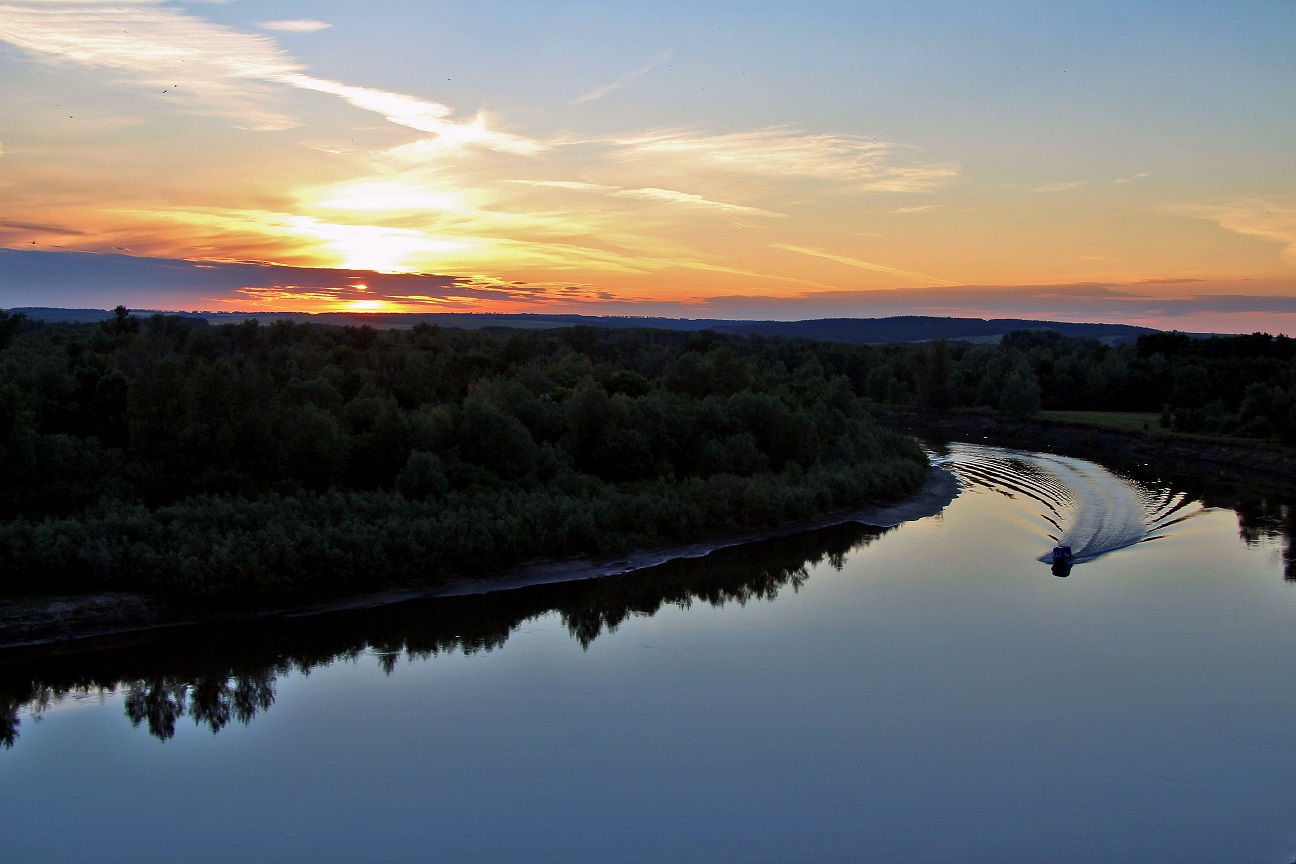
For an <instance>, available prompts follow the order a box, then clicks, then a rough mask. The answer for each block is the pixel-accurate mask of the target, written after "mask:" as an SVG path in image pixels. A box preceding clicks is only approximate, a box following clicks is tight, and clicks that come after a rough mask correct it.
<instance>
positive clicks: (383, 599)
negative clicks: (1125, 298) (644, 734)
mask: <svg viewBox="0 0 1296 864" xmlns="http://www.w3.org/2000/svg"><path fill="white" fill-rule="evenodd" d="M958 494H959V481H958V478H956V477H955V476H954V475H953V474H952V473H951V472H950V471H948V470H946V469H944V468H940V467H937V466H931V467H929V468H928V469H927V476H926V478H925V480H924V482H923V485H922V487H921V488H920V489H919V490H918V492H917V493H915V494H914V495H912V496H910V497H909V498H906V499H905V500H904V501H900V502H898V503H895V504H882V505H877V506H874V507H869V508H866V509H864V510H853V511H839V512H835V513H828V514H825V515H823V516H820V517H818V518H815V519H810V520H805V521H801V522H796V523H792V524H788V525H783V526H780V527H778V528H774V529H767V530H763V531H751V532H746V533H742V534H734V535H729V536H725V537H718V538H713V539H709V540H704V541H700V542H697V543H690V544H687V545H681V546H670V547H664V548H658V549H646V550H639V551H634V552H630V553H627V554H625V555H621V556H617V557H615V558H588V557H582V558H572V559H567V560H562V561H547V562H543V563H536V564H527V565H522V566H520V567H516V568H513V569H511V570H508V571H506V572H504V573H501V574H499V575H496V576H490V577H483V578H462V579H455V580H451V581H449V582H440V583H437V584H436V585H428V586H418V587H412V588H406V589H398V590H393V591H382V592H376V593H372V594H365V595H362V596H359V597H349V598H345V599H340V600H333V601H328V602H325V603H318V604H313V605H310V606H296V607H292V608H279V609H268V610H258V611H256V612H252V613H244V614H241V615H237V616H220V617H218V618H217V617H213V616H202V615H195V614H193V613H191V612H186V611H184V610H182V609H179V608H177V607H175V606H172V605H171V604H169V603H167V602H166V601H163V600H159V599H157V598H154V597H149V596H146V595H141V594H128V593H121V592H114V593H102V594H90V595H75V596H64V597H40V598H29V599H23V600H16V601H6V602H0V650H3V649H6V648H19V647H30V646H38V645H51V644H54V643H60V642H69V641H73V640H80V639H88V638H93V637H98V636H109V635H118V634H122V633H130V632H135V631H140V630H151V629H159V628H163V627H179V626H185V625H190V624H197V623H203V622H209V621H214V620H247V619H251V618H268V617H300V616H305V615H319V614H323V613H327V612H339V611H344V610H348V609H368V608H373V607H375V606H384V605H388V604H392V603H401V602H404V601H406V600H417V599H423V598H429V597H460V596H465V595H470V594H489V593H492V592H496V591H512V590H515V589H518V588H526V587H530V586H533V585H551V584H554V583H557V582H574V581H578V580H582V579H597V578H599V577H601V576H612V575H617V574H621V573H630V572H633V571H635V570H644V569H647V568H649V567H656V566H657V565H659V564H665V563H666V562H668V561H675V560H678V559H682V558H701V557H703V556H706V555H709V554H710V553H712V552H714V551H716V550H717V549H725V548H728V547H731V546H740V545H742V544H744V543H752V542H755V541H757V540H767V539H771V538H774V537H786V536H790V535H793V534H800V533H802V532H805V531H813V530H815V529H817V528H826V527H828V526H831V525H842V524H846V523H848V522H857V523H859V524H862V525H871V526H874V527H878V528H890V527H893V526H895V525H899V524H901V523H902V522H912V521H914V520H917V519H924V518H926V517H928V516H934V515H936V514H937V513H939V512H941V511H942V510H943V509H945V507H946V505H948V504H949V503H950V502H951V501H953V500H954V498H955V497H957V496H958Z"/></svg>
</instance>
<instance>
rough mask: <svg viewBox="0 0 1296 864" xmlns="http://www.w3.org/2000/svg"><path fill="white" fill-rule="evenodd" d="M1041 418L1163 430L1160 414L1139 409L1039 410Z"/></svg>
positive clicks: (1124, 429) (1126, 429) (1129, 429)
mask: <svg viewBox="0 0 1296 864" xmlns="http://www.w3.org/2000/svg"><path fill="white" fill-rule="evenodd" d="M1037 416H1038V417H1040V418H1041V419H1043V420H1061V421H1063V422H1064V423H1084V424H1086V425H1089V426H1100V427H1102V428H1104V429H1116V430H1118V431H1121V432H1164V431H1166V430H1165V429H1164V428H1163V427H1162V426H1161V415H1160V414H1157V413H1155V412H1140V411H1041V412H1039V414H1038V415H1037Z"/></svg>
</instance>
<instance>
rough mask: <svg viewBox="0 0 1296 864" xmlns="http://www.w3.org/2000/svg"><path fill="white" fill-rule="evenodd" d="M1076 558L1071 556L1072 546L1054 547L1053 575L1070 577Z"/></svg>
mask: <svg viewBox="0 0 1296 864" xmlns="http://www.w3.org/2000/svg"><path fill="white" fill-rule="evenodd" d="M1074 558H1075V556H1074V555H1072V554H1071V547H1070V546H1061V545H1059V546H1054V547H1053V568H1052V569H1053V575H1054V576H1070V575H1071V563H1072V560H1073V559H1074Z"/></svg>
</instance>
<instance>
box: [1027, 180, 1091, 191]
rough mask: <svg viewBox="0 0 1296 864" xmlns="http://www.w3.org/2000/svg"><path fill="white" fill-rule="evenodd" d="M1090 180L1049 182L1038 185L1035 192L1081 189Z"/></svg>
mask: <svg viewBox="0 0 1296 864" xmlns="http://www.w3.org/2000/svg"><path fill="white" fill-rule="evenodd" d="M1088 182H1089V181H1088V180H1064V181H1062V182H1061V183H1049V184H1047V185H1045V186H1036V187H1035V189H1034V190H1032V191H1034V192H1070V191H1071V190H1072V189H1079V188H1080V187H1081V186H1083V185H1085V184H1086V183H1088Z"/></svg>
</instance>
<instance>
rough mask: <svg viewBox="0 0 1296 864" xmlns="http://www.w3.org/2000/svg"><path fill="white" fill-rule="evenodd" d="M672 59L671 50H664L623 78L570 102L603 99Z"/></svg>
mask: <svg viewBox="0 0 1296 864" xmlns="http://www.w3.org/2000/svg"><path fill="white" fill-rule="evenodd" d="M670 61H671V52H670V51H663V52H662V53H661V54H658V55H657V56H656V57H655V58H653V59H652V60H651V61H650V62H648V63H645V64H644V65H643V66H640V67H639V68H638V69H636V70H634V71H633V72H631V73H630V74H629V75H625V76H623V77H621V78H618V79H617V80H615V81H613V82H612V83H611V84H604V85H603V86H602V87H595V88H594V89H593V90H590V91H589V92H588V93H584V94H582V95H580V96H577V97H576V98H575V99H573V100H572V101H571V102H569V103H568V104H569V105H581V104H584V103H586V102H594V101H595V100H598V99H602V98H603V97H604V96H606V95H608V94H609V93H612V92H614V91H616V90H620V89H621V88H622V87H624V86H626V85H627V84H629V83H631V82H632V81H634V80H635V79H637V78H640V77H642V76H644V75H647V74H648V73H649V72H651V71H652V70H654V69H656V68H657V67H658V66H661V65H662V64H663V63H669V62H670Z"/></svg>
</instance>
